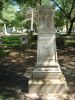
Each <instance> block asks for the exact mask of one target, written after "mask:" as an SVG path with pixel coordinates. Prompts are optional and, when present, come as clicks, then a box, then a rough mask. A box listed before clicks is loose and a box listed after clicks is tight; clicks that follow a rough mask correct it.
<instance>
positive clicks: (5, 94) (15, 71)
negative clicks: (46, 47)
mask: <svg viewBox="0 0 75 100" xmlns="http://www.w3.org/2000/svg"><path fill="white" fill-rule="evenodd" d="M10 51H11V52H9V54H8V55H6V56H3V57H1V58H0V97H1V98H2V100H22V98H25V97H23V93H27V92H28V81H29V78H30V76H31V72H32V69H33V66H34V65H35V62H36V51H35V50H25V51H23V52H22V51H19V50H17V51H16V50H10Z"/></svg>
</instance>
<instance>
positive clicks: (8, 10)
mask: <svg viewBox="0 0 75 100" xmlns="http://www.w3.org/2000/svg"><path fill="white" fill-rule="evenodd" d="M15 13H16V11H15V8H14V6H13V5H11V4H8V3H7V4H6V6H5V7H4V8H3V11H2V18H3V20H4V21H7V22H10V23H11V22H12V21H13V20H15V17H16V16H15Z"/></svg>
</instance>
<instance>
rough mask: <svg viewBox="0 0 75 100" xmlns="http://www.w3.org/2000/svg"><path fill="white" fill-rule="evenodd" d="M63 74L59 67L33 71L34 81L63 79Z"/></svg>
mask: <svg viewBox="0 0 75 100" xmlns="http://www.w3.org/2000/svg"><path fill="white" fill-rule="evenodd" d="M61 77H63V76H62V73H61V70H60V69H59V68H58V67H54V68H53V67H42V68H36V69H34V70H33V73H32V79H37V80H50V79H61Z"/></svg>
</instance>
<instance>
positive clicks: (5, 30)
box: [4, 23, 8, 35]
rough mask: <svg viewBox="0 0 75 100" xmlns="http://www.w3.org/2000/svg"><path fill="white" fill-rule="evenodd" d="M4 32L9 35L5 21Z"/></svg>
mask: <svg viewBox="0 0 75 100" xmlns="http://www.w3.org/2000/svg"><path fill="white" fill-rule="evenodd" d="M4 34H5V35H7V34H8V33H7V29H6V24H5V23H4Z"/></svg>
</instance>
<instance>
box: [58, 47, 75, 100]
mask: <svg viewBox="0 0 75 100" xmlns="http://www.w3.org/2000/svg"><path fill="white" fill-rule="evenodd" d="M58 60H59V63H60V66H61V70H62V73H63V74H64V76H65V79H66V82H67V86H68V91H67V94H68V99H67V100H74V99H75V48H74V47H67V48H63V49H59V50H58Z"/></svg>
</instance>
